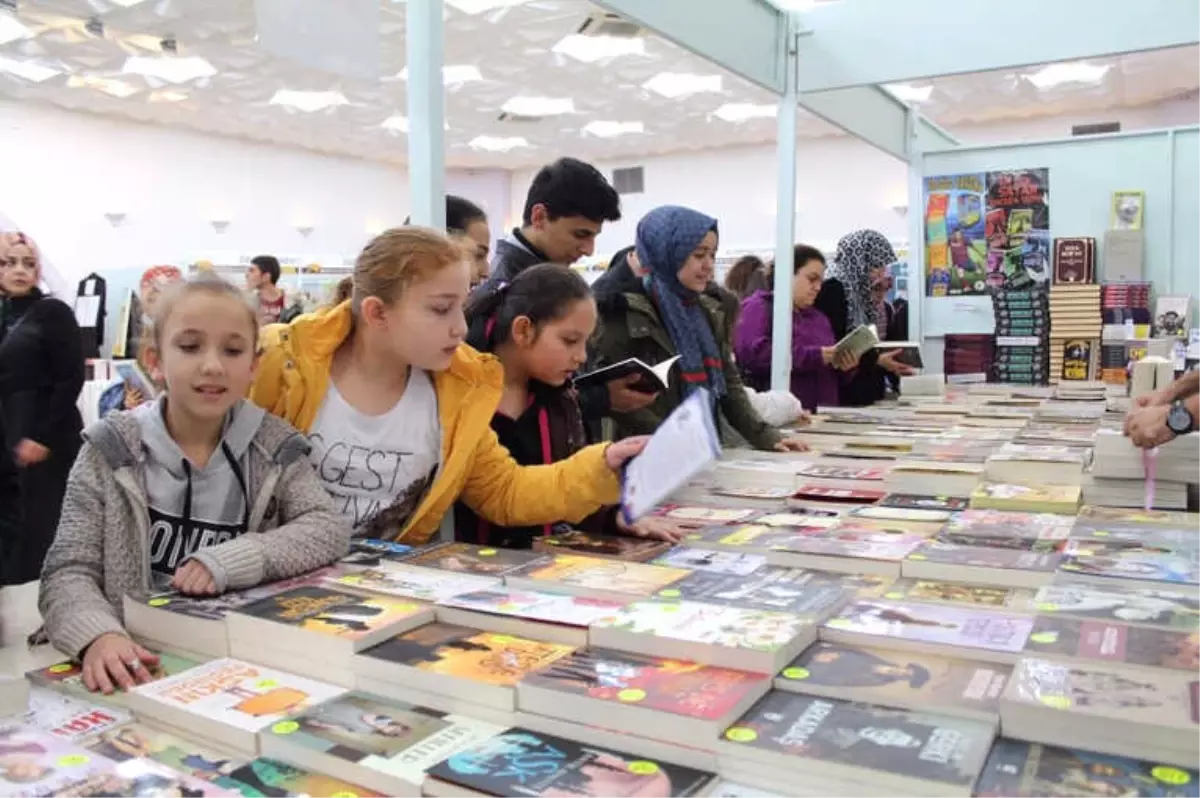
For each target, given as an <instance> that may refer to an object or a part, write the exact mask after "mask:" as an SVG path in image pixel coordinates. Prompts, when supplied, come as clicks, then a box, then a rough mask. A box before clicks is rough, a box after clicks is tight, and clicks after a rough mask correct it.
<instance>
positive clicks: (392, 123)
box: [379, 114, 408, 133]
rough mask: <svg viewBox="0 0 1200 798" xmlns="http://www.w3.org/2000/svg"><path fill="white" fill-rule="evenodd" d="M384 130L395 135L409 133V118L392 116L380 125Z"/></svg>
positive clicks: (399, 115) (401, 115) (400, 115)
mask: <svg viewBox="0 0 1200 798" xmlns="http://www.w3.org/2000/svg"><path fill="white" fill-rule="evenodd" d="M379 126H380V127H381V128H383V129H384V130H390V131H392V132H393V133H407V132H408V117H407V116H404V115H403V114H392V115H391V116H389V117H388V118H387V119H385V120H383V122H381V123H380V125H379Z"/></svg>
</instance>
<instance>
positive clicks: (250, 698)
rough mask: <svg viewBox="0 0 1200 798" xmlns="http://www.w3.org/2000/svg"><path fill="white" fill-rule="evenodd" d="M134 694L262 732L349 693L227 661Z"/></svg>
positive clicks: (199, 667)
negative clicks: (265, 728) (275, 722)
mask: <svg viewBox="0 0 1200 798" xmlns="http://www.w3.org/2000/svg"><path fill="white" fill-rule="evenodd" d="M133 692H134V693H136V694H138V695H139V696H141V697H142V698H144V699H146V700H147V701H150V702H153V703H157V704H162V705H164V706H165V707H168V708H171V709H175V710H182V711H186V712H189V713H194V714H196V715H199V716H201V717H205V718H209V719H211V720H214V721H217V722H219V723H223V724H226V725H228V726H232V727H234V728H237V729H242V730H244V731H249V732H257V731H259V730H260V729H262V728H263V727H265V726H266V725H268V724H269V723H272V722H274V721H276V720H280V719H281V718H283V717H284V716H285V715H288V714H291V713H294V712H298V711H300V710H302V709H304V708H305V707H307V706H311V705H312V704H316V703H319V702H321V701H326V700H328V699H330V698H334V697H336V696H339V695H341V694H342V693H344V692H345V690H343V689H342V688H340V687H334V686H333V685H328V684H324V683H322V682H318V681H315V680H313V679H306V678H304V677H303V676H296V675H293V674H290V673H284V672H283V671H279V670H275V669H273V668H264V667H262V666H260V665H252V664H250V663H248V662H241V661H239V660H235V659H228V658H226V659H217V660H213V661H212V662H206V663H204V664H202V665H197V666H196V667H195V668H192V669H190V670H187V671H184V672H183V673H180V674H176V675H175V676H168V677H167V678H165V679H159V680H158V681H157V682H150V683H149V684H143V685H139V686H137V687H135V688H134V690H133Z"/></svg>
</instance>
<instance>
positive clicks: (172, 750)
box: [85, 723, 252, 795]
mask: <svg viewBox="0 0 1200 798" xmlns="http://www.w3.org/2000/svg"><path fill="white" fill-rule="evenodd" d="M85 747H86V748H87V749H88V750H90V751H93V752H94V753H96V754H98V755H99V756H103V757H107V758H108V759H111V760H112V761H114V762H125V761H127V760H137V759H142V760H146V759H150V760H153V761H155V762H160V763H162V764H163V765H166V766H167V767H168V768H170V769H172V770H176V771H179V772H180V773H184V774H186V775H188V776H192V777H194V778H197V779H200V780H202V781H206V782H210V783H212V784H214V785H216V786H217V787H220V788H222V789H226V790H232V791H234V792H244V788H245V787H246V785H244V784H242V783H241V782H239V781H237V780H235V779H233V778H232V777H230V775H229V774H230V773H232V772H233V771H234V770H236V769H237V768H239V767H242V766H243V765H245V762H243V761H239V760H235V759H233V758H231V757H228V756H225V755H224V754H220V753H216V752H214V751H210V750H208V749H206V748H204V747H202V746H199V745H195V744H194V743H191V742H188V741H187V740H184V739H182V738H180V737H176V736H175V735H173V734H168V733H167V732H163V731H158V730H157V729H153V728H151V727H149V726H145V725H143V724H141V723H131V724H130V725H128V726H122V727H121V728H119V729H113V730H111V731H107V732H104V733H103V734H101V735H100V736H98V737H95V738H93V739H91V740H89V741H88V742H87V743H85ZM120 794H122V795H126V794H128V795H137V794H138V793H136V792H129V793H124V792H123V793H120ZM244 794H247V795H251V794H252V793H244Z"/></svg>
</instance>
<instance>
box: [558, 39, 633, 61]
mask: <svg viewBox="0 0 1200 798" xmlns="http://www.w3.org/2000/svg"><path fill="white" fill-rule="evenodd" d="M553 50H554V52H556V53H561V54H562V55H567V56H570V57H571V58H574V59H575V60H577V61H582V62H584V63H585V64H592V63H595V62H596V61H603V60H604V59H606V58H620V57H621V56H627V55H645V53H646V40H645V39H643V38H641V37H640V36H639V37H634V38H619V37H616V36H581V35H579V34H572V35H570V36H568V37H566V38H565V39H562V40H560V41H559V42H558V44H556V45H554V48H553Z"/></svg>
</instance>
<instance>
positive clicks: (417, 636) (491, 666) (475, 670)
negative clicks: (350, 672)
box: [360, 623, 575, 687]
mask: <svg viewBox="0 0 1200 798" xmlns="http://www.w3.org/2000/svg"><path fill="white" fill-rule="evenodd" d="M574 650H575V649H573V648H572V647H571V646H563V645H559V644H557V643H542V642H539V641H537V640H526V639H525V638H523V637H514V636H512V635H500V634H492V633H491V632H481V631H479V630H478V629H468V628H466V627H464V626H453V625H451V624H445V623H431V624H427V625H425V626H421V627H419V628H417V629H413V630H412V631H410V632H405V633H404V634H402V635H397V636H396V637H393V638H392V639H390V640H388V641H386V642H383V643H380V644H379V645H377V646H373V647H371V648H369V649H367V650H366V651H364V652H363V653H362V654H361V655H360V656H366V657H373V658H375V659H382V660H387V661H388V662H394V663H397V664H399V665H407V666H409V667H411V668H417V669H418V670H422V671H428V672H430V673H440V674H444V675H446V676H455V677H458V678H461V679H470V680H471V681H476V682H483V683H485V684H492V685H498V686H503V687H511V686H513V685H515V684H516V683H517V682H519V681H521V679H522V678H524V677H525V676H526V675H527V674H529V673H532V672H533V671H536V670H540V669H541V668H544V667H546V666H547V665H549V664H550V663H552V662H555V661H556V660H559V659H562V658H563V657H565V656H567V655H568V654H570V653H571V652H572V651H574Z"/></svg>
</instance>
